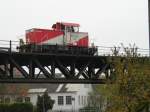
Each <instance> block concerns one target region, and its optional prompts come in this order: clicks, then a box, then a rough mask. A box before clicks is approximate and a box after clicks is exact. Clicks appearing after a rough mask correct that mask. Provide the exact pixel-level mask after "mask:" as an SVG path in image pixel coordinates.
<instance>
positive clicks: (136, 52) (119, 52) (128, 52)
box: [0, 40, 150, 57]
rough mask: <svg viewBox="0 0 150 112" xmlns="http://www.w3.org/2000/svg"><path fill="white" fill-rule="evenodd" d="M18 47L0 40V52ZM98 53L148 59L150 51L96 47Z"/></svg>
mask: <svg viewBox="0 0 150 112" xmlns="http://www.w3.org/2000/svg"><path fill="white" fill-rule="evenodd" d="M19 45H20V41H11V40H0V51H5V52H19V50H18V49H17V46H19ZM96 47H97V49H98V51H97V53H96V54H95V55H98V56H127V55H131V56H139V57H149V56H150V54H149V53H150V50H149V49H143V48H138V47H133V48H132V47H115V46H114V47H106V46H96Z"/></svg>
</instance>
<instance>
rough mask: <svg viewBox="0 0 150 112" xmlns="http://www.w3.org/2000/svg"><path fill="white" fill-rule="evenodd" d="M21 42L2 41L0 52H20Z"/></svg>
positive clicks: (0, 42)
mask: <svg viewBox="0 0 150 112" xmlns="http://www.w3.org/2000/svg"><path fill="white" fill-rule="evenodd" d="M17 46H19V41H11V40H0V51H6V52H18V50H17Z"/></svg>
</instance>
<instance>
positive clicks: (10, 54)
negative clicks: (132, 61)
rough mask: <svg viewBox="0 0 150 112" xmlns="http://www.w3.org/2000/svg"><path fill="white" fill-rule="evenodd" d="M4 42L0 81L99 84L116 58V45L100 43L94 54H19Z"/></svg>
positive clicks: (103, 80)
mask: <svg viewBox="0 0 150 112" xmlns="http://www.w3.org/2000/svg"><path fill="white" fill-rule="evenodd" d="M1 42H2V41H1ZM3 42H4V41H3ZM5 42H7V41H5ZM7 43H8V42H7ZM1 45H6V44H1ZM7 45H8V46H7V47H6V46H5V47H0V83H95V84H96V83H99V84H103V83H105V82H106V81H107V80H111V78H112V77H113V76H112V71H113V66H112V65H113V59H114V57H115V58H116V56H114V55H113V54H111V53H110V52H111V51H115V50H116V48H114V50H113V47H102V46H101V47H99V52H98V54H96V55H94V56H89V55H67V54H50V53H34V52H27V53H23V52H18V51H17V50H14V48H13V47H12V46H13V45H15V44H12V41H10V42H9V44H7ZM142 51H144V53H145V52H146V51H147V52H146V53H147V54H148V51H149V50H145V49H142ZM139 52H141V49H139ZM102 53H104V54H102ZM147 56H148V55H147ZM118 57H122V58H123V54H118ZM139 60H145V62H148V63H150V58H149V57H146V56H144V57H139ZM139 62H140V61H139ZM142 62H143V61H142Z"/></svg>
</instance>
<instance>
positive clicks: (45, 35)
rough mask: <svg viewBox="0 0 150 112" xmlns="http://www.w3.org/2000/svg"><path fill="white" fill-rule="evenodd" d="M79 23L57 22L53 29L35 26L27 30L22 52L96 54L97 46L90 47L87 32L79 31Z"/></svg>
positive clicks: (20, 48)
mask: <svg viewBox="0 0 150 112" xmlns="http://www.w3.org/2000/svg"><path fill="white" fill-rule="evenodd" d="M79 27H80V25H79V24H75V23H64V22H57V23H56V24H53V26H52V29H51V30H49V29H37V28H33V29H30V30H27V31H26V44H23V43H22V42H21V44H20V46H19V47H18V48H19V50H20V52H46V53H57V54H60V53H63V54H80V55H82V54H83V55H94V54H95V53H96V52H97V48H96V47H94V46H92V47H89V38H88V33H87V32H79Z"/></svg>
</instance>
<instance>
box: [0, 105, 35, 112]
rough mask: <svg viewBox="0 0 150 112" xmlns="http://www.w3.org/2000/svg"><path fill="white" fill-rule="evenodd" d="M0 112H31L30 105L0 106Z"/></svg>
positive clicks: (31, 106) (31, 107)
mask: <svg viewBox="0 0 150 112" xmlns="http://www.w3.org/2000/svg"><path fill="white" fill-rule="evenodd" d="M0 112H33V105H32V104H31V103H14V104H0Z"/></svg>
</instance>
